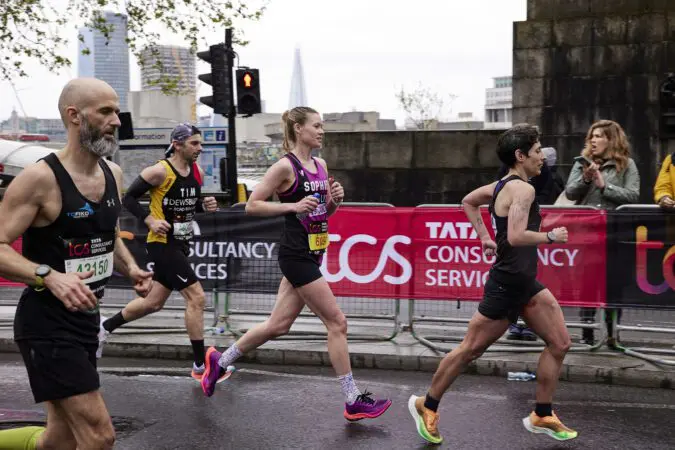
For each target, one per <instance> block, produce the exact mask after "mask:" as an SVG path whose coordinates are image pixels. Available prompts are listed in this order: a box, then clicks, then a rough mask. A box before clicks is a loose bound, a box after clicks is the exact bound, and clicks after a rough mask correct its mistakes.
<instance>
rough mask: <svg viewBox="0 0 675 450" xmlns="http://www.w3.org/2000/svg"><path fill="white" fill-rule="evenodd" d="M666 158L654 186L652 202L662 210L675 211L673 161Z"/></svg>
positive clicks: (674, 161) (674, 166)
mask: <svg viewBox="0 0 675 450" xmlns="http://www.w3.org/2000/svg"><path fill="white" fill-rule="evenodd" d="M673 156H675V153H674V154H672V155H668V156H666V159H665V160H663V164H662V165H661V171H660V172H659V176H658V177H657V178H656V184H655V185H654V201H655V202H656V203H657V204H658V205H659V206H660V207H661V208H663V209H671V210H672V209H675V160H673Z"/></svg>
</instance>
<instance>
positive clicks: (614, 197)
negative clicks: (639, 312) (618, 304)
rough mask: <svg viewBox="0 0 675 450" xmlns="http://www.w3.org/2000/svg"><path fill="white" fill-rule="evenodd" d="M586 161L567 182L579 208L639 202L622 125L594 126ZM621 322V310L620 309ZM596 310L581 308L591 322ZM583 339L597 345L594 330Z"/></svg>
mask: <svg viewBox="0 0 675 450" xmlns="http://www.w3.org/2000/svg"><path fill="white" fill-rule="evenodd" d="M581 156H582V157H583V159H581V160H578V161H576V162H575V163H574V166H573V167H572V170H571V171H570V176H569V178H568V179H567V185H566V187H565V193H566V194H567V198H569V199H570V200H575V201H576V202H577V205H591V206H595V207H597V208H600V209H607V210H612V209H616V208H617V207H619V206H621V205H625V204H628V203H637V202H638V199H639V196H640V174H639V173H638V169H637V166H636V165H635V161H633V159H632V158H631V157H630V145H629V143H628V138H627V137H626V133H625V132H624V131H623V129H622V128H621V126H620V125H619V124H618V123H616V122H613V121H611V120H601V121H599V122H596V123H594V124H593V125H591V128H590V129H589V130H588V134H587V135H586V146H585V147H584V149H583V151H582V152H581ZM612 312H613V310H612V309H607V311H606V323H607V332H608V335H609V344H610V345H613V344H614V343H615V340H614V337H613V335H612V328H611V327H612V320H611V318H612ZM617 314H618V316H617V317H618V320H620V318H621V310H620V309H618V310H617ZM594 317H595V308H581V319H582V321H586V322H592V321H593V319H594ZM583 340H584V342H585V343H587V344H593V343H594V336H593V330H584V331H583Z"/></svg>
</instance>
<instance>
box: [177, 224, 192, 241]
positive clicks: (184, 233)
mask: <svg viewBox="0 0 675 450" xmlns="http://www.w3.org/2000/svg"><path fill="white" fill-rule="evenodd" d="M192 233H193V229H192V221H190V222H174V223H173V235H174V237H176V238H179V239H180V238H188V239H189V238H191V237H192Z"/></svg>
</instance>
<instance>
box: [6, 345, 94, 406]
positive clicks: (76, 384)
mask: <svg viewBox="0 0 675 450" xmlns="http://www.w3.org/2000/svg"><path fill="white" fill-rule="evenodd" d="M16 344H17V346H18V347H19V350H20V351H21V356H23V361H24V363H25V364H26V370H27V371H28V381H29V382H30V388H31V391H33V398H35V403H41V402H45V401H54V400H61V399H64V398H68V397H73V396H75V395H80V394H86V393H87V392H92V391H95V390H97V389H98V388H99V387H100V382H99V378H98V372H97V371H96V349H97V348H98V346H97V345H95V344H80V343H78V342H69V341H63V340H23V339H22V340H20V341H17V342H16Z"/></svg>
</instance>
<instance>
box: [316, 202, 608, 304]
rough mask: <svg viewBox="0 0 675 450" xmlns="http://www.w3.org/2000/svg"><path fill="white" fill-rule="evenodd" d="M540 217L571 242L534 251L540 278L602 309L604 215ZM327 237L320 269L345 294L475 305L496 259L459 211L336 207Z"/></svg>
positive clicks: (551, 213) (571, 298)
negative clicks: (562, 230) (562, 228)
mask: <svg viewBox="0 0 675 450" xmlns="http://www.w3.org/2000/svg"><path fill="white" fill-rule="evenodd" d="M482 213H483V220H484V222H485V223H487V224H490V223H492V221H491V219H490V216H489V214H488V212H487V209H483V210H482ZM542 216H543V222H542V230H551V229H553V228H556V227H560V226H565V227H567V229H568V231H569V241H568V242H567V243H566V244H553V245H541V246H539V247H538V249H537V253H538V256H539V268H538V269H539V276H538V279H539V280H540V281H541V282H542V283H543V284H544V285H545V286H546V287H548V288H549V289H550V290H551V292H552V293H553V294H554V295H555V296H556V298H557V299H558V301H559V302H560V303H561V304H563V305H566V306H601V305H604V304H605V288H606V283H605V276H606V274H605V263H606V261H605V254H606V248H605V246H606V244H605V240H606V237H605V230H606V215H605V213H604V211H595V210H579V209H557V208H555V209H554V208H551V209H548V210H547V209H544V208H542ZM489 228H490V227H489ZM329 233H330V240H331V245H330V246H329V248H328V251H327V253H326V256H325V258H324V261H323V265H322V271H323V274H324V276H325V277H326V279H327V280H328V282H329V283H331V287H332V289H333V291H334V292H335V294H336V295H339V296H344V297H349V296H359V297H383V298H413V299H438V300H456V299H460V300H473V301H478V300H481V298H482V294H483V286H484V284H485V281H486V280H487V276H488V273H489V270H490V267H491V265H492V263H493V262H494V257H487V256H485V255H484V254H483V252H482V248H481V243H480V240H479V239H478V237H477V235H476V233H475V231H474V229H473V227H472V225H471V223H470V222H469V220H468V219H467V217H466V215H465V214H464V212H463V211H462V209H461V208H460V207H431V208H425V207H418V208H365V207H364V208H360V207H357V208H342V209H341V210H340V212H339V213H337V214H336V215H335V216H333V218H331V221H330V226H329ZM490 233H491V234H492V236H493V237H494V230H493V229H490Z"/></svg>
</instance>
